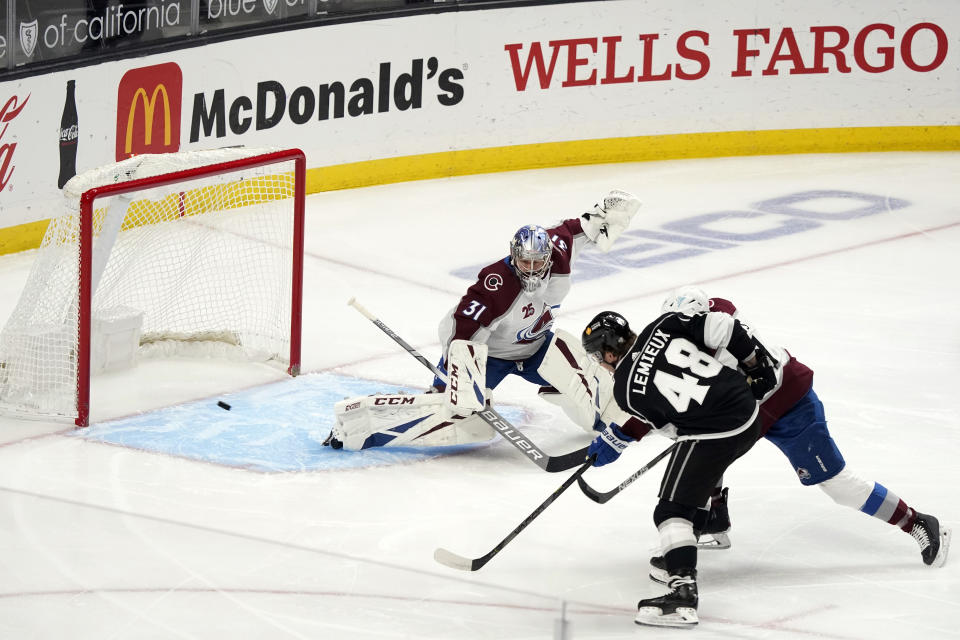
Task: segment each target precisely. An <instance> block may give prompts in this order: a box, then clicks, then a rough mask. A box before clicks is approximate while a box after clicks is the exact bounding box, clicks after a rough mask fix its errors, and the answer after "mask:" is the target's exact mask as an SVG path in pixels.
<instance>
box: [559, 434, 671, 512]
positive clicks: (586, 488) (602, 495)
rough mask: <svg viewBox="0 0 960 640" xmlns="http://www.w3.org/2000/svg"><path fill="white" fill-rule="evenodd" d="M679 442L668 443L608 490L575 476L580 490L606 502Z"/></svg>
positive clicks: (662, 457)
mask: <svg viewBox="0 0 960 640" xmlns="http://www.w3.org/2000/svg"><path fill="white" fill-rule="evenodd" d="M679 444H680V443H679V442H674V443H673V444H672V445H670V446H669V447H667V448H666V449H664V450H663V451H661V452H660V453H658V454H657V457H655V458H654V459H653V460H651V461H650V462H648V463H647V464H645V465H643V466H642V467H640V468H639V469H637V470H636V471H634V472H633V473H632V474H631V475H630V476H629V477H628V478H627V479H626V480H624V481H623V482H621V483H620V484H618V485H617V486H616V487H614V488H613V489H611V490H610V491H597V490H596V489H594V488H593V487H591V486H590V485H589V484H587V483H586V481H585V480H583V479H582V478H577V484H579V485H580V490H581V491H583V493H584V495H586V496H587V497H588V498H590V499H591V500H593V501H594V502H597V503H600V504H603V503H605V502H608V501H609V500H610V498H612V497H614V496H615V495H617V494H618V493H620V492H621V491H623V490H624V489H626V488H627V487H629V486H630V485H631V484H632V483H633V481H634V480H636V479H637V478H639V477H640V476H642V475H643V474H645V473H646V472H647V471H650V469H652V468H653V467H654V466H656V464H657V463H658V462H660V461H661V460H663V459H664V458H666V457H667V456H668V455H670V454H671V453H673V450H674V449H676V448H677V445H679Z"/></svg>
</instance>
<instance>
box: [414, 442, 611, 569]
mask: <svg viewBox="0 0 960 640" xmlns="http://www.w3.org/2000/svg"><path fill="white" fill-rule="evenodd" d="M591 465H593V458H592V457H591V458H590V459H589V460H587V461H586V462H584V463H583V465H581V466H580V468H579V469H577V470H576V472H575V473H574V474H573V475H571V476H570V477H569V478H567V479H566V480H564V481H563V484H561V485H560V486H559V487H557V488H556V489H555V490H554V492H553V493H551V494H550V496H549V497H548V498H547V499H546V500H544V501H543V502H542V503H540V506H539V507H537V508H536V509H534V510H533V512H532V513H531V514H530V515H528V516H527V517H526V519H524V521H523V522H521V523H520V524H519V525H518V526H517V528H516V529H514V530H513V531H511V532H510V533H509V534H508V535H507V537H506V538H504V539H503V540H501V541H500V543H499V544H498V545H497V546H495V547H494V548H493V549H491V550H490V551H488V552H487V553H485V554H484V555H482V556H480V557H479V558H465V557H463V556H461V555H458V554H456V553H453V552H452V551H447V550H446V549H444V548H443V547H439V548H437V549H436V550H435V551H434V552H433V559H434V560H436V561H437V562H439V563H440V564H443V565H446V566H448V567H451V568H452V569H460V570H461V571H476V570H477V569H480V568H481V567H483V565H485V564H487V563H488V562H490V559H491V558H493V556H495V555H497V554H498V553H500V551H502V550H503V548H504V547H505V546H507V545H508V544H509V543H510V541H511V540H513V539H514V538H516V537H517V535H518V534H519V533H520V532H521V531H523V530H524V529H526V528H527V525H529V524H530V523H531V522H533V521H534V519H535V518H536V517H537V516H539V515H540V514H541V513H543V512H544V510H545V509H546V508H547V507H549V506H550V505H551V504H553V501H554V500H556V499H557V498H559V497H560V494H561V493H563V492H564V491H566V490H567V489H569V488H570V485H572V484H573V483H574V481H579V480H580V476H582V475H583V474H584V472H585V471H586V470H587V469H589V468H590V467H591Z"/></svg>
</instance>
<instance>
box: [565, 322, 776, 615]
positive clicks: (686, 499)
mask: <svg viewBox="0 0 960 640" xmlns="http://www.w3.org/2000/svg"><path fill="white" fill-rule="evenodd" d="M583 346H584V348H585V349H586V350H587V352H589V353H594V354H596V357H597V358H598V359H600V360H601V361H605V362H606V363H608V364H611V365H614V364H615V368H614V374H613V375H614V385H613V397H614V400H615V401H616V403H617V405H618V406H619V407H620V408H621V409H622V410H623V411H625V412H626V413H628V414H630V415H631V416H633V417H634V418H635V419H634V420H630V421H629V422H628V423H627V424H625V425H623V426H621V425H617V424H615V423H611V424H610V425H608V426H607V427H606V428H605V429H604V430H603V431H602V432H601V434H600V435H599V436H597V438H596V439H595V440H594V441H593V443H592V444H591V445H590V448H589V450H588V455H593V456H596V459H595V462H594V465H595V466H601V465H604V464H608V463H610V462H613V461H614V460H616V459H617V458H618V457H619V456H620V453H621V452H622V451H623V449H624V448H626V446H627V445H628V444H629V443H630V442H632V441H635V440H638V439H640V438H641V437H643V436H644V435H645V434H646V433H648V432H649V431H650V430H657V431H660V432H665V433H667V434H668V435H670V436H671V437H675V438H676V440H677V441H678V443H679V444H678V446H677V447H676V449H675V450H674V452H673V453H672V455H671V457H670V461H669V463H668V465H667V469H666V471H665V473H664V476H663V480H662V482H661V485H660V492H659V497H660V501H659V503H658V504H657V506H656V508H655V509H654V513H653V519H654V523H655V524H656V526H657V529H658V531H659V532H660V545H661V548H662V550H663V552H664V561H665V563H666V569H667V572H668V574H669V579H668V587H669V589H670V591H669V593H667V594H666V595H663V596H660V597H656V598H647V599H644V600H641V601H640V602H639V603H638V605H637V609H638V611H637V617H636V619H635V620H636V622H637V623H638V624H647V625H656V626H672V627H691V626H693V625H696V624H697V622H698V617H697V605H698V601H699V596H698V593H697V582H696V578H697V538H696V535H695V534H694V530H693V520H694V517H695V516H696V513H697V509H698V508H700V507H703V506H704V505H706V504H707V502H708V500H709V498H710V495H711V493H712V491H713V488H714V486H715V485H716V483H717V481H718V480H719V479H720V477H721V476H722V475H723V473H724V471H725V470H726V469H727V467H729V466H730V464H731V463H732V462H733V461H734V460H736V459H737V458H739V457H740V456H742V455H743V454H744V453H746V452H747V451H748V450H749V449H750V447H752V446H753V444H754V443H755V442H756V441H757V438H758V437H759V434H760V419H759V417H758V415H759V411H758V403H757V400H758V398H762V397H763V396H764V394H765V393H766V392H767V391H769V390H770V389H772V388H773V386H774V385H775V384H776V376H775V374H774V367H775V365H776V363H775V362H774V361H773V360H772V358H771V357H770V355H769V354H768V353H767V352H766V350H765V349H764V348H763V346H762V345H760V344H759V343H758V342H755V341H754V340H753V339H752V338H751V337H750V335H749V334H748V333H747V331H746V330H745V329H744V328H743V327H742V326H741V325H740V323H739V321H737V320H735V319H734V318H733V317H731V316H729V315H727V314H723V313H705V314H698V315H696V316H686V315H683V314H680V313H673V312H670V313H665V314H663V315H661V316H660V317H659V318H657V319H656V320H654V321H653V322H652V323H650V324H649V325H647V326H646V327H644V328H643V329H642V330H641V331H640V332H639V333H638V334H634V333H632V332H631V331H630V328H629V324H628V323H627V321H626V320H625V319H624V318H623V317H622V316H620V315H619V314H616V313H613V312H603V313H601V314H599V315H597V316H596V317H595V318H594V319H593V320H592V321H591V322H590V324H589V325H588V326H587V328H586V329H585V330H584V335H583ZM721 348H723V349H726V350H727V351H728V352H729V353H731V354H732V355H733V356H734V357H735V358H736V359H737V360H738V362H739V363H740V366H741V369H742V370H743V371H744V372H746V374H747V375H746V376H745V375H743V374H742V373H740V372H739V371H737V370H736V369H733V368H731V367H726V366H724V365H722V364H721V363H720V362H719V361H718V360H716V359H715V358H714V357H713V356H712V355H711V353H712V352H713V351H714V350H716V349H721Z"/></svg>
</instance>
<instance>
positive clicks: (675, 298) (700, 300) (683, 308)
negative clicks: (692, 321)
mask: <svg viewBox="0 0 960 640" xmlns="http://www.w3.org/2000/svg"><path fill="white" fill-rule="evenodd" d="M660 311H661V312H662V313H670V312H675V313H682V314H683V315H685V316H692V315H694V314H695V313H706V312H707V311H710V302H709V300H707V294H706V293H704V291H703V289H698V288H697V287H694V286H693V285H684V286H682V287H679V288H677V289H674V290H673V291H672V292H671V293H670V295H668V296H667V297H666V299H664V301H663V306H662V307H660Z"/></svg>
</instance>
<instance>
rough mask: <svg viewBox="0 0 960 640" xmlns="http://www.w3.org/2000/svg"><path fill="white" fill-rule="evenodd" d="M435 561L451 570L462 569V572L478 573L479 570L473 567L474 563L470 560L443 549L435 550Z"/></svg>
mask: <svg viewBox="0 0 960 640" xmlns="http://www.w3.org/2000/svg"><path fill="white" fill-rule="evenodd" d="M433 559H434V560H436V561H437V562H439V563H440V564H442V565H445V566H447V567H450V568H451V569H460V570H461V571H476V570H477V569H478V568H479V567H474V566H473V565H474V562H473V560H471V559H470V558H464V557H463V556H461V555H457V554H456V553H454V552H452V551H447V550H446V549H444V548H443V547H438V548H437V549H436V550H434V552H433Z"/></svg>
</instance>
